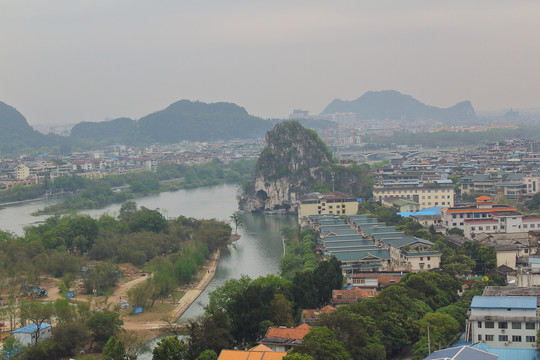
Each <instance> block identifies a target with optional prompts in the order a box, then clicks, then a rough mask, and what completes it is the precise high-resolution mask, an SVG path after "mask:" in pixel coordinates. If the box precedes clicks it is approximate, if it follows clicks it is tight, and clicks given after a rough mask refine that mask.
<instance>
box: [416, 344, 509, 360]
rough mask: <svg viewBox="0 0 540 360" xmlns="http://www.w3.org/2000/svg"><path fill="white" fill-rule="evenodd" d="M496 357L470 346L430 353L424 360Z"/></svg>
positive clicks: (492, 359) (491, 359)
mask: <svg viewBox="0 0 540 360" xmlns="http://www.w3.org/2000/svg"><path fill="white" fill-rule="evenodd" d="M497 359H499V357H498V356H497V355H493V354H490V353H489V352H486V351H483V350H479V349H475V348H473V347H472V346H471V345H463V346H457V347H451V348H447V349H442V350H437V351H434V352H432V353H431V354H430V355H429V356H428V357H426V358H424V360H497Z"/></svg>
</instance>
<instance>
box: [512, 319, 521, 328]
mask: <svg viewBox="0 0 540 360" xmlns="http://www.w3.org/2000/svg"><path fill="white" fill-rule="evenodd" d="M512 329H521V323H520V322H514V321H512Z"/></svg>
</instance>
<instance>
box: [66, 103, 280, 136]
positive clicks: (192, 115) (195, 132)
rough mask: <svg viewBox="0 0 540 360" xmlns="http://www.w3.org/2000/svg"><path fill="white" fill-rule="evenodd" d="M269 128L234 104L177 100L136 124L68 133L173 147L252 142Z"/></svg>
mask: <svg viewBox="0 0 540 360" xmlns="http://www.w3.org/2000/svg"><path fill="white" fill-rule="evenodd" d="M273 124H274V123H273V122H271V121H268V120H263V119H261V118H259V117H256V116H252V115H249V114H248V113H247V111H246V109H244V108H243V107H240V106H238V105H235V104H231V103H224V102H220V103H213V104H207V103H203V102H199V101H195V102H192V101H189V100H180V101H178V102H175V103H173V104H172V105H170V106H169V107H167V108H166V109H164V110H161V111H157V112H155V113H152V114H149V115H146V116H144V117H143V118H141V119H139V120H138V121H134V120H131V119H127V118H122V119H115V120H111V121H104V122H97V123H88V122H86V123H80V124H77V125H75V127H74V128H73V129H72V137H73V139H88V140H93V141H95V142H97V143H100V144H104V143H127V144H130V145H139V144H149V143H176V142H179V141H182V140H191V141H211V140H230V139H254V138H258V137H262V136H264V134H265V132H266V131H267V130H268V129H270V128H271V127H272V125H273Z"/></svg>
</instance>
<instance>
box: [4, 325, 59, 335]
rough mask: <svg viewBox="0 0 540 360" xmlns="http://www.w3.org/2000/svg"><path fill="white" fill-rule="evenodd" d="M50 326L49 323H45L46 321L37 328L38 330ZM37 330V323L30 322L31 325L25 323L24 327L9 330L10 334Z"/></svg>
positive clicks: (31, 332) (30, 332)
mask: <svg viewBox="0 0 540 360" xmlns="http://www.w3.org/2000/svg"><path fill="white" fill-rule="evenodd" d="M49 327H51V324H46V323H43V324H41V327H40V328H39V329H40V330H43V329H46V328H49ZM36 331H37V325H36V324H32V325H27V326H25V327H22V328H20V329H17V330H13V331H12V332H11V334H14V333H26V334H33V333H35V332H36Z"/></svg>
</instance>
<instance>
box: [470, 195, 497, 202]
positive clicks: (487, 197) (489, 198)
mask: <svg viewBox="0 0 540 360" xmlns="http://www.w3.org/2000/svg"><path fill="white" fill-rule="evenodd" d="M474 200H477V201H486V200H488V201H492V200H493V198H492V197H489V196H486V195H482V196H479V197H477V198H474Z"/></svg>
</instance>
